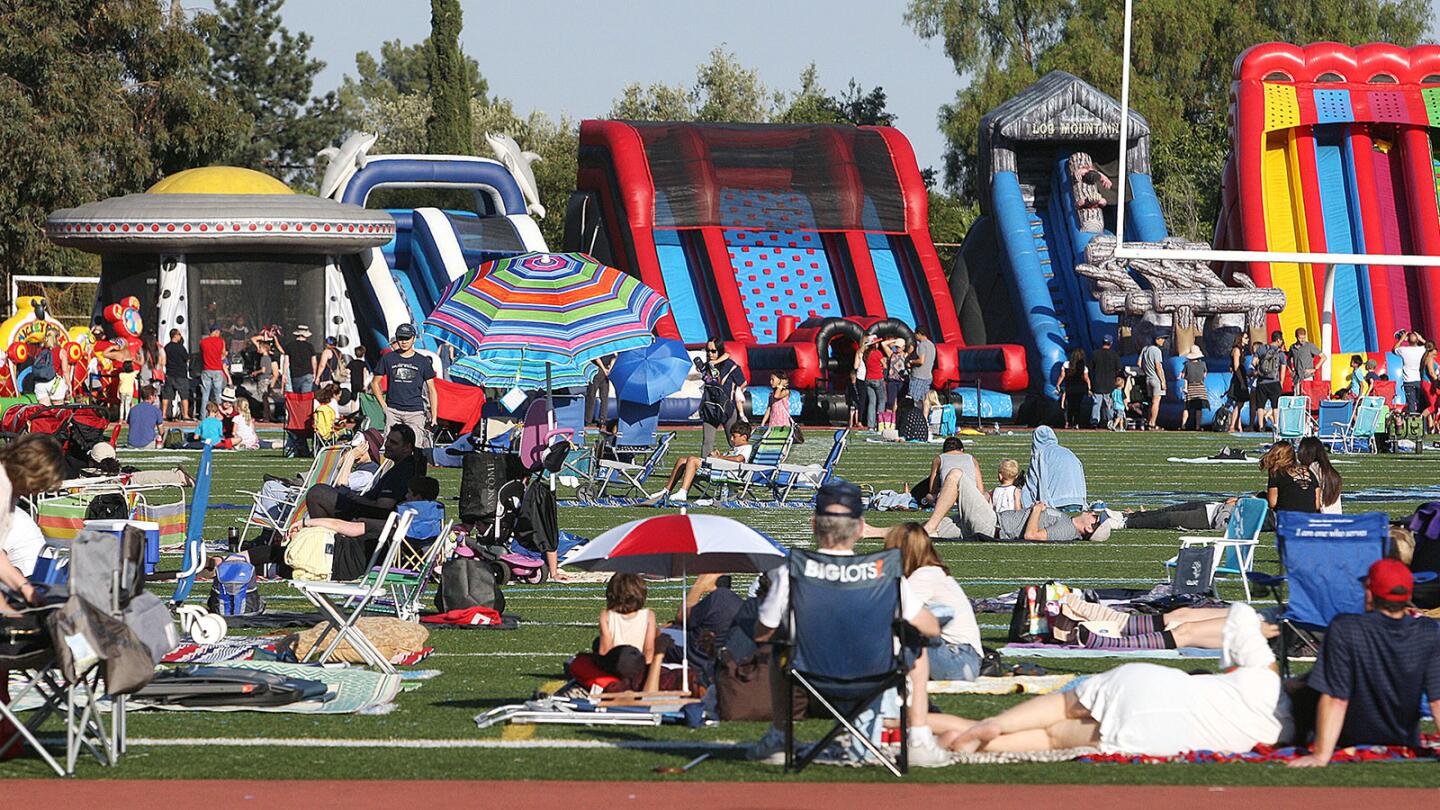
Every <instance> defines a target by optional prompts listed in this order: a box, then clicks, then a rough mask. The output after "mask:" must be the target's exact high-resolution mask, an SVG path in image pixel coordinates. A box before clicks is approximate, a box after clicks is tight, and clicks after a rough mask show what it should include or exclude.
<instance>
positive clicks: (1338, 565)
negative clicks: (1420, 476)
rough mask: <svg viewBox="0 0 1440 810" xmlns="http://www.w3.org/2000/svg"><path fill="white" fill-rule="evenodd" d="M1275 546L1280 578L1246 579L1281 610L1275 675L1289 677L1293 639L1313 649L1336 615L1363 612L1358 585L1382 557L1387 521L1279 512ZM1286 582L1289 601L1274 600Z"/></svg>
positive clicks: (1373, 516) (1381, 516)
mask: <svg viewBox="0 0 1440 810" xmlns="http://www.w3.org/2000/svg"><path fill="white" fill-rule="evenodd" d="M1275 535H1276V546H1277V548H1278V550H1279V552H1280V565H1281V567H1282V568H1283V569H1284V572H1285V573H1284V574H1283V575H1279V576H1271V575H1266V574H1261V573H1258V572H1254V571H1252V572H1250V579H1251V580H1252V581H1254V582H1257V583H1259V584H1261V585H1264V586H1267V587H1270V588H1271V589H1273V590H1274V592H1275V594H1276V601H1277V602H1279V603H1280V605H1281V607H1282V608H1283V613H1282V614H1281V621H1280V638H1281V650H1282V654H1281V656H1280V674H1281V676H1282V677H1284V676H1286V675H1288V673H1289V668H1290V661H1289V652H1290V644H1291V640H1292V639H1293V638H1298V639H1299V640H1300V641H1301V642H1302V643H1303V644H1305V645H1306V646H1308V647H1309V648H1311V649H1312V650H1318V649H1319V644H1318V643H1317V642H1316V640H1315V633H1316V632H1318V631H1324V629H1325V628H1326V627H1329V626H1330V621H1331V620H1332V619H1334V618H1335V617H1336V616H1338V615H1340V614H1341V613H1364V612H1365V588H1364V586H1363V585H1361V584H1360V580H1361V578H1362V577H1364V576H1365V575H1366V573H1367V572H1369V570H1370V565H1371V564H1372V563H1374V562H1375V561H1376V560H1378V559H1380V558H1381V557H1384V556H1385V552H1386V550H1387V548H1388V547H1389V544H1390V518H1389V516H1388V515H1386V514H1385V513H1383V512H1366V513H1364V514H1359V515H1320V514H1312V513H1308V512H1278V513H1276V517H1275ZM1281 584H1285V585H1286V586H1287V588H1286V590H1287V591H1288V601H1282V600H1281V599H1280V596H1279V586H1280V585H1281Z"/></svg>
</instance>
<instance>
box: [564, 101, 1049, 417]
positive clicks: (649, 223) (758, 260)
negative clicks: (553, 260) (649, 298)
mask: <svg viewBox="0 0 1440 810" xmlns="http://www.w3.org/2000/svg"><path fill="white" fill-rule="evenodd" d="M577 189H578V190H577V191H576V193H575V194H574V195H573V196H572V197H571V200H570V204H569V208H568V211H567V216H566V237H565V249H566V250H579V251H582V252H586V253H589V254H591V255H593V256H595V257H596V258H598V259H600V260H601V261H604V262H607V263H609V264H612V265H615V266H617V267H620V268H621V269H623V270H625V271H627V272H629V273H632V274H634V275H637V276H639V277H640V278H641V279H643V280H644V281H645V283H646V284H649V285H650V286H652V287H654V288H655V289H657V290H661V291H663V292H664V293H665V295H666V296H667V297H668V298H669V299H670V305H671V308H672V313H673V316H672V317H670V318H668V319H667V320H666V321H665V322H663V323H662V325H661V330H660V331H661V332H662V336H665V337H673V338H678V339H680V340H683V341H684V342H685V343H687V344H690V345H692V346H693V345H696V344H699V343H702V342H704V341H705V340H706V339H707V338H710V337H719V338H721V339H723V340H726V341H728V342H730V343H731V344H732V352H731V353H732V355H738V356H739V357H740V359H741V360H742V362H744V363H746V364H747V365H748V367H749V372H750V379H751V380H752V381H757V380H763V377H762V376H760V375H761V374H763V373H764V372H766V371H768V370H774V369H778V370H785V371H787V372H788V373H789V374H790V376H791V384H792V385H793V386H794V387H795V388H796V389H799V390H810V391H815V390H826V389H828V390H832V391H833V390H835V389H837V388H839V387H840V385H842V384H843V383H844V382H845V380H846V373H845V372H846V371H847V369H848V367H847V366H846V365H845V363H846V362H848V358H849V357H853V352H854V350H855V347H856V345H857V343H858V342H859V341H860V340H862V339H863V337H864V335H866V334H881V335H892V334H905V335H908V334H909V333H910V330H911V329H913V328H916V327H924V328H926V329H927V330H928V332H929V334H930V335H931V337H932V338H933V339H934V341H935V343H936V344H937V346H938V349H939V351H938V355H939V359H938V365H937V369H936V379H935V383H936V386H937V387H940V388H946V387H953V386H955V385H957V384H959V383H961V382H965V383H969V384H973V383H974V382H976V381H978V382H980V383H981V384H982V385H983V386H984V387H985V388H987V389H991V390H994V391H1016V390H1022V389H1024V388H1025V387H1026V386H1027V385H1028V375H1027V372H1026V366H1025V357H1024V352H1023V350H1022V349H1021V348H1020V347H1019V346H1014V345H973V344H974V341H971V340H967V337H968V336H967V335H965V334H964V332H963V330H962V329H961V326H960V323H959V320H958V319H957V317H956V313H955V307H954V304H953V303H952V301H951V299H950V294H949V289H948V286H947V284H946V282H945V274H944V270H943V269H942V267H941V265H940V261H939V258H938V256H937V255H936V253H935V247H934V243H933V242H932V241H931V239H930V232H929V224H928V219H927V217H928V197H927V193H926V190H925V186H924V183H923V182H922V181H921V178H920V172H919V170H918V167H917V165H916V162H915V155H914V152H913V151H912V149H911V147H910V144H909V142H908V141H907V140H906V139H905V138H904V136H903V135H901V134H900V133H899V131H897V130H895V129H892V128H888V127H858V128H857V127H848V126H791V125H728V124H690V123H640V122H627V121H584V122H583V123H582V124H581V126H580V164H579V172H578V178H577Z"/></svg>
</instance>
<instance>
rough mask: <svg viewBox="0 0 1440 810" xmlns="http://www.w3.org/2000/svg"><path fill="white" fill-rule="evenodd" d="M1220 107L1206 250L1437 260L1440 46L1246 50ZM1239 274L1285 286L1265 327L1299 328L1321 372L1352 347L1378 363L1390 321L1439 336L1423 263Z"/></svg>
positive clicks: (1288, 332) (1342, 368) (1439, 308)
mask: <svg viewBox="0 0 1440 810" xmlns="http://www.w3.org/2000/svg"><path fill="white" fill-rule="evenodd" d="M1231 104H1232V107H1231V113H1232V122H1231V136H1232V141H1233V142H1232V152H1231V156H1230V160H1229V162H1228V163H1227V165H1226V167H1225V176H1224V180H1223V185H1222V187H1223V209H1222V211H1221V216H1220V221H1219V224H1218V226H1217V228H1216V245H1217V246H1218V247H1223V248H1232V249H1247V250H1273V251H1291V252H1296V251H1298V252H1331V253H1356V254H1364V253H1382V254H1392V255H1395V254H1420V255H1435V256H1440V215H1437V198H1436V182H1437V166H1440V163H1437V162H1436V156H1435V144H1434V142H1433V139H1432V134H1431V132H1432V131H1431V128H1432V127H1436V126H1440V47H1437V46H1433V45H1426V46H1420V47H1417V48H1411V49H1405V48H1400V47H1397V46H1394V45H1388V44H1373V45H1362V46H1360V47H1358V48H1350V47H1347V46H1344V45H1338V44H1335V43H1329V42H1322V43H1317V44H1313V45H1307V46H1304V47H1298V46H1295V45H1288V44H1284V43H1265V44H1262V45H1256V46H1254V47H1252V48H1250V49H1249V50H1247V51H1245V52H1244V53H1243V54H1241V55H1240V57H1239V58H1238V59H1237V60H1236V62H1235V76H1234V83H1233V85H1232V91H1231ZM1437 265H1440V260H1437ZM1248 270H1249V273H1250V276H1251V278H1253V279H1254V281H1255V283H1256V284H1258V285H1259V286H1262V287H1266V286H1274V287H1279V288H1281V289H1283V290H1284V291H1285V293H1286V298H1287V300H1288V302H1289V303H1288V305H1287V306H1286V308H1285V310H1284V311H1282V312H1281V313H1279V314H1278V315H1272V316H1271V317H1270V326H1271V328H1272V329H1282V330H1284V332H1285V336H1286V340H1287V342H1288V341H1289V340H1291V339H1292V338H1293V335H1294V331H1295V329H1297V328H1299V327H1305V328H1306V329H1308V330H1309V333H1310V336H1311V340H1313V341H1314V342H1315V343H1317V344H1319V345H1320V346H1321V347H1322V348H1324V349H1326V350H1327V351H1328V352H1329V354H1330V363H1329V364H1327V367H1328V370H1329V371H1328V373H1329V377H1330V379H1332V380H1336V381H1339V380H1343V379H1344V375H1345V374H1346V373H1348V368H1349V364H1348V358H1349V356H1350V355H1352V354H1361V355H1368V354H1374V355H1376V356H1377V359H1380V360H1381V361H1382V362H1383V361H1384V356H1383V354H1384V353H1385V352H1388V351H1389V350H1390V349H1391V348H1392V347H1393V346H1394V343H1395V338H1394V332H1395V331H1396V330H1401V329H1415V330H1418V331H1419V332H1421V333H1422V334H1424V335H1425V336H1426V337H1429V338H1433V337H1434V336H1435V334H1436V332H1437V331H1440V276H1437V275H1436V274H1435V268H1419V267H1394V266H1386V265H1379V264H1358V265H1357V264H1344V265H1336V266H1334V269H1333V272H1332V271H1329V267H1328V266H1326V265H1309V264H1295V263H1281V262H1269V263H1267V262H1252V263H1250V264H1249V265H1248ZM1391 368H1392V372H1393V368H1394V366H1393V364H1392V366H1391ZM1322 373H1324V372H1323V371H1322Z"/></svg>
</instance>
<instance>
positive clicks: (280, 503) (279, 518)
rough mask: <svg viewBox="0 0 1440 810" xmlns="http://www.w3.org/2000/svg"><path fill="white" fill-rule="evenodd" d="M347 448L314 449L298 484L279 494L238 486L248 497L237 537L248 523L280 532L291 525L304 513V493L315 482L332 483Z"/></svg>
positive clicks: (247, 529) (285, 530)
mask: <svg viewBox="0 0 1440 810" xmlns="http://www.w3.org/2000/svg"><path fill="white" fill-rule="evenodd" d="M349 449H350V448H348V447H344V446H340V445H336V446H333V447H326V448H324V449H322V450H321V451H320V452H319V453H316V454H315V462H314V463H313V464H311V465H310V470H309V472H307V473H305V478H304V480H303V481H302V482H301V484H300V486H298V487H286V488H285V489H284V491H283V493H282V494H281V495H279V496H272V495H267V494H265V493H263V492H250V491H247V490H240V494H242V495H249V496H250V498H251V504H250V514H249V515H248V516H247V517H246V518H245V524H244V526H243V527H242V528H241V529H240V537H241V538H242V539H244V537H245V535H246V533H248V532H249V531H250V527H252V526H254V527H256V528H259V529H261V530H265V529H269V530H270V531H273V532H276V533H277V534H279V535H281V536H284V535H285V533H286V532H287V531H289V529H290V527H291V526H293V525H295V524H296V523H298V522H299V521H300V520H301V519H302V518H304V517H305V493H307V492H309V491H310V488H311V487H314V486H315V485H317V484H329V485H331V486H333V485H335V483H336V481H337V479H338V477H339V475H340V468H341V467H342V466H343V462H344V460H345V454H346V453H347V452H348V451H349Z"/></svg>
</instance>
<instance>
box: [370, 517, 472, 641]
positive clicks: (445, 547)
mask: <svg viewBox="0 0 1440 810" xmlns="http://www.w3.org/2000/svg"><path fill="white" fill-rule="evenodd" d="M454 527H455V524H454V523H453V522H448V523H446V524H445V527H444V528H443V529H441V530H440V534H439V535H437V536H436V537H435V539H434V540H433V541H431V542H430V543H429V544H428V545H426V546H425V547H424V550H423V551H417V550H416V548H415V546H414V545H413V544H412V543H411V542H410V541H409V540H408V539H406V540H401V541H400V554H399V558H398V559H397V561H396V567H395V568H393V569H391V570H390V571H389V572H387V573H386V574H385V583H384V585H383V591H384V595H383V596H380V597H378V598H376V599H375V600H374V601H372V602H371V603H370V604H369V605H367V606H366V608H365V610H366V612H368V613H378V614H383V615H386V616H395V617H397V618H400V619H403V620H405V621H407V622H414V621H419V620H420V611H421V602H422V601H423V597H424V595H425V589H426V588H427V587H429V586H430V584H431V583H433V582H434V581H435V577H436V576H437V575H438V573H439V571H440V566H441V564H443V563H444V562H445V560H448V559H450V555H451V554H452V553H453V552H454V551H455V546H456V545H457V542H458V539H459V538H458V536H457V535H456V533H455V528H454ZM380 573H381V572H380V569H379V568H372V569H370V572H369V573H367V574H366V575H365V577H364V579H362V580H361V584H362V585H366V586H368V585H371V584H373V583H372V580H373V579H375V578H377V577H379V576H380Z"/></svg>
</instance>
